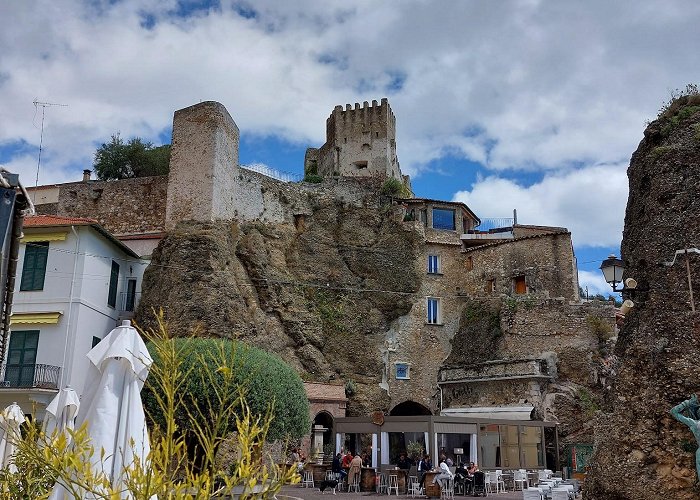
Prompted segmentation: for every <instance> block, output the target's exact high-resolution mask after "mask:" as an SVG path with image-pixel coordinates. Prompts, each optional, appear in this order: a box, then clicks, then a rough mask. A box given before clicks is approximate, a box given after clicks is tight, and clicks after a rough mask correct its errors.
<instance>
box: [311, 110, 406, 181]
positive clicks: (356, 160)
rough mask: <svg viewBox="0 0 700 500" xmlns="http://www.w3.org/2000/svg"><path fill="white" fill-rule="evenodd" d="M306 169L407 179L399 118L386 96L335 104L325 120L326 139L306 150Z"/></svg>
mask: <svg viewBox="0 0 700 500" xmlns="http://www.w3.org/2000/svg"><path fill="white" fill-rule="evenodd" d="M304 172H305V173H306V174H315V175H320V176H322V177H333V176H340V177H380V176H381V177H389V178H392V177H393V178H395V179H399V180H401V181H404V179H403V176H402V175H401V169H400V167H399V160H398V158H397V157H396V118H395V117H394V113H393V112H392V111H391V107H390V106H389V102H388V101H387V99H386V98H383V99H382V100H381V104H380V103H378V102H377V101H376V100H375V101H372V105H371V106H370V105H369V103H368V102H367V101H365V102H364V103H363V104H362V106H361V107H360V104H359V103H355V107H354V108H353V107H352V106H351V105H350V104H346V105H345V109H343V107H342V106H336V107H335V109H334V110H333V112H332V113H331V116H329V117H328V119H327V120H326V143H325V144H324V145H323V146H321V147H320V148H308V149H307V150H306V155H305V157H304Z"/></svg>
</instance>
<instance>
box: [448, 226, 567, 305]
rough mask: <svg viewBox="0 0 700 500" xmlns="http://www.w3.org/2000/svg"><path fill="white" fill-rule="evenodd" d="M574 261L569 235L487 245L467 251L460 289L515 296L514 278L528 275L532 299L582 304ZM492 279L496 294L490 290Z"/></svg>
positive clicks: (470, 291) (529, 291) (528, 291)
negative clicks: (559, 298) (539, 298)
mask: <svg viewBox="0 0 700 500" xmlns="http://www.w3.org/2000/svg"><path fill="white" fill-rule="evenodd" d="M573 259H574V255H573V250H572V247H571V235H570V233H568V232H562V233H555V234H547V235H541V236H533V237H529V238H521V239H515V240H512V241H509V242H506V243H498V244H488V245H483V246H481V247H475V248H471V249H469V250H466V251H465V252H464V268H465V270H466V272H464V273H463V279H462V281H461V283H460V286H461V288H462V290H463V291H464V292H466V293H467V294H469V295H472V296H485V295H489V296H498V295H501V294H505V295H512V294H513V293H514V278H515V277H517V276H524V277H525V283H526V285H527V293H528V294H529V295H531V296H536V297H553V298H554V297H562V298H564V300H567V301H579V293H578V278H577V277H576V275H575V273H574V262H573ZM489 280H493V283H494V285H493V286H494V289H493V290H492V291H491V290H490V288H489V289H488V290H487V287H488V284H489Z"/></svg>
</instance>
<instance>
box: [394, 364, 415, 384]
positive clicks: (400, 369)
mask: <svg viewBox="0 0 700 500" xmlns="http://www.w3.org/2000/svg"><path fill="white" fill-rule="evenodd" d="M394 366H395V367H396V379H397V380H408V379H410V378H411V364H410V363H401V362H396V363H394Z"/></svg>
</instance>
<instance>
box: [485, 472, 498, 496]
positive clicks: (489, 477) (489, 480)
mask: <svg viewBox="0 0 700 500" xmlns="http://www.w3.org/2000/svg"><path fill="white" fill-rule="evenodd" d="M498 484H499V483H498V472H487V473H486V489H487V490H488V492H489V493H498Z"/></svg>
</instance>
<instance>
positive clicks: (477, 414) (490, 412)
mask: <svg viewBox="0 0 700 500" xmlns="http://www.w3.org/2000/svg"><path fill="white" fill-rule="evenodd" d="M534 408H535V407H534V406H532V405H525V406H483V407H474V408H445V409H444V410H442V411H441V412H440V415H442V416H446V417H474V418H491V419H494V420H532V419H531V418H530V415H532V410H533V409H534Z"/></svg>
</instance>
